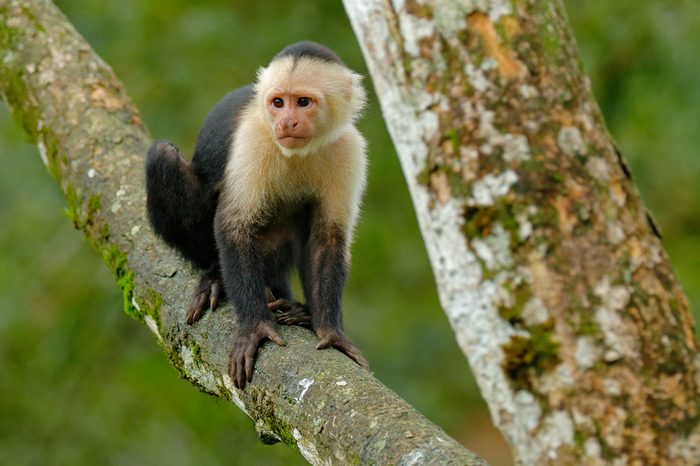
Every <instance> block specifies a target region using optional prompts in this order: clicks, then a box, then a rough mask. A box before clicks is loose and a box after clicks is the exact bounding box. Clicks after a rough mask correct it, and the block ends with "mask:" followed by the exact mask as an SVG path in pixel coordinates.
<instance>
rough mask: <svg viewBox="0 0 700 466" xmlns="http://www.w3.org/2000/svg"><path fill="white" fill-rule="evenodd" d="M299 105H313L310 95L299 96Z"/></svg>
mask: <svg viewBox="0 0 700 466" xmlns="http://www.w3.org/2000/svg"><path fill="white" fill-rule="evenodd" d="M297 105H298V106H300V107H308V106H309V105H311V99H310V98H309V97H299V100H297Z"/></svg>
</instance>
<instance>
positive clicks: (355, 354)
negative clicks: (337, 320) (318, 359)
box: [316, 327, 369, 370]
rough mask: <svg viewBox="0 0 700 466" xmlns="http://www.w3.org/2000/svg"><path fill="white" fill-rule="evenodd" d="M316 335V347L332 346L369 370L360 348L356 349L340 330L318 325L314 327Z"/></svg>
mask: <svg viewBox="0 0 700 466" xmlns="http://www.w3.org/2000/svg"><path fill="white" fill-rule="evenodd" d="M316 336H318V339H319V341H318V344H317V345H316V349H319V350H320V349H326V348H330V347H331V346H332V347H333V348H335V349H338V350H340V351H342V352H343V353H345V355H346V356H347V357H349V358H350V359H352V360H353V361H355V362H356V363H357V364H359V365H360V366H362V367H364V368H365V369H367V370H369V363H368V362H367V360H366V359H365V358H364V356H362V353H361V352H360V350H358V349H357V348H356V347H355V345H353V344H352V342H351V341H350V339H349V338H348V337H346V336H345V334H343V332H341V331H340V330H337V329H334V328H332V327H320V328H317V329H316Z"/></svg>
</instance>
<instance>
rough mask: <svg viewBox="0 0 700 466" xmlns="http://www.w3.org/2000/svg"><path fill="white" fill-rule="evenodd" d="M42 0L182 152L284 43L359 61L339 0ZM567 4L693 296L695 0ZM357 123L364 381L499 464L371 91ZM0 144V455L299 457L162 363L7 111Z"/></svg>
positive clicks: (353, 289) (699, 35) (699, 252)
mask: <svg viewBox="0 0 700 466" xmlns="http://www.w3.org/2000/svg"><path fill="white" fill-rule="evenodd" d="M57 3H58V5H59V6H60V7H61V8H62V10H63V11H64V12H65V13H66V14H67V15H68V17H69V18H70V19H71V21H72V22H73V24H75V26H76V27H77V29H78V30H79V31H81V33H82V34H83V35H84V36H85V37H86V38H87V40H88V41H89V42H90V43H91V44H92V45H93V47H94V48H95V49H96V51H97V52H98V53H99V54H100V55H101V56H102V57H103V58H104V59H105V60H106V61H107V62H108V63H109V64H110V65H111V66H112V67H113V68H114V70H115V72H116V73H117V75H118V76H119V77H120V78H121V79H122V81H123V82H124V83H125V85H126V87H127V89H128V90H129V92H130V95H131V96H132V98H133V99H134V101H135V102H136V104H137V105H138V106H139V108H140V109H141V111H142V112H143V119H144V121H145V122H146V124H147V125H148V126H149V128H150V129H151V132H152V134H153V135H154V136H155V137H158V138H164V139H168V140H171V141H173V142H174V143H175V144H177V145H179V146H180V147H181V148H183V151H184V152H186V153H190V152H191V148H192V147H193V144H194V139H195V137H196V134H197V130H198V127H199V124H200V122H201V120H202V118H203V116H204V115H205V114H206V113H207V111H208V110H209V108H210V107H211V106H212V105H213V103H214V102H216V101H217V100H218V99H219V98H220V97H221V96H222V95H223V94H224V93H225V92H227V91H228V90H229V89H231V88H232V87H235V86H238V85H241V84H244V83H246V82H249V81H251V80H252V79H253V77H254V73H255V69H256V68H257V67H258V66H260V65H262V64H265V63H266V62H267V61H268V59H269V58H270V57H272V56H273V55H274V54H275V53H276V52H277V51H278V50H279V49H281V48H282V47H283V46H284V45H286V44H287V43H289V42H292V41H295V40H300V39H304V38H308V39H312V40H317V41H319V42H323V43H325V44H327V45H328V46H330V47H331V48H333V49H334V50H336V51H337V52H338V54H339V55H340V56H342V57H343V59H344V60H345V61H346V62H347V63H348V65H350V66H351V67H353V68H355V69H357V70H359V71H361V72H363V73H365V74H366V68H365V67H364V64H363V61H362V57H361V54H360V51H359V48H358V46H357V41H356V39H355V38H354V36H353V33H352V30H351V29H350V26H349V23H348V21H347V19H346V17H345V14H344V12H343V10H342V7H341V5H340V3H339V2H330V1H324V0H319V1H316V2H309V1H301V2H282V1H281V0H275V1H264V2H250V1H241V0H228V1H223V0H218V1H216V0H208V1H202V2H190V1H185V0H170V1H167V2H166V1H162V0H160V1H145V2H138V1H135V0H124V1H121V2H83V1H78V0H66V1H60V2H57ZM567 6H568V7H569V14H570V19H571V21H572V25H573V27H574V29H575V32H576V35H577V38H578V40H579V44H580V46H581V49H582V53H583V57H584V61H585V63H586V66H587V69H588V72H589V75H590V77H591V80H592V83H593V87H594V89H595V93H596V95H597V97H598V99H599V101H600V104H601V107H602V108H603V111H604V113H605V114H606V117H607V121H608V124H609V128H610V131H611V133H612V134H613V135H614V137H615V139H616V141H617V143H618V145H619V147H620V148H621V150H622V152H623V154H624V155H625V157H626V158H627V159H628V160H629V161H630V163H631V165H632V171H633V174H634V176H635V180H636V182H637V185H638V186H639V188H640V190H641V191H642V194H643V196H644V198H645V200H646V202H647V204H648V205H649V207H650V208H651V210H652V212H653V213H654V215H655V217H656V219H657V220H658V223H659V224H660V226H661V228H662V230H663V233H664V244H665V246H666V248H667V250H668V251H669V253H670V255H671V258H672V261H673V263H674V265H675V267H676V269H677V270H678V272H679V275H680V278H681V281H682V283H683V285H684V288H685V291H686V292H687V294H688V295H689V297H690V298H691V301H692V302H695V303H700V220H699V219H700V207H698V206H700V190H698V189H697V186H698V180H699V179H700V157H698V155H697V153H696V152H697V150H696V149H695V148H697V147H700V131H698V124H699V123H698V122H700V110H699V109H700V85H699V84H700V82H698V78H697V76H698V75H700V53H698V44H700V5H698V4H697V2H694V1H692V0H685V1H684V0H676V1H671V2H664V3H660V2H650V1H641V2H639V1H632V0H619V1H618V2H613V3H610V2H604V1H602V0H589V1H586V2H584V1H580V0H579V1H576V0H569V1H568V2H567ZM369 87H370V88H371V85H370V86H369ZM361 129H362V131H363V132H364V133H365V135H366V136H367V138H368V139H369V141H370V156H371V170H370V180H369V190H368V193H367V197H366V201H365V208H364V213H363V216H362V219H361V224H360V227H359V229H358V232H357V239H356V243H355V246H354V250H353V268H352V273H351V278H350V281H349V283H348V286H347V291H346V296H345V320H346V327H347V330H348V333H349V334H350V335H351V337H352V338H353V340H354V341H355V342H356V343H357V345H358V346H359V347H360V348H362V349H363V351H364V353H365V355H366V356H367V358H368V359H369V361H371V363H372V368H373V370H374V371H375V374H376V376H377V377H378V378H379V379H380V380H382V381H383V382H384V383H385V384H387V385H388V386H389V387H391V388H392V389H394V390H395V391H397V392H398V393H399V394H400V395H401V396H402V397H403V398H405V399H406V400H407V401H409V402H410V403H411V404H412V405H413V406H415V407H416V408H417V409H419V410H420V411H421V412H423V413H424V414H425V415H426V416H427V417H428V418H430V419H431V420H433V421H434V422H437V423H438V424H439V425H441V426H443V427H444V428H445V430H447V432H448V433H450V434H451V435H453V436H454V437H456V438H457V439H459V440H461V441H463V442H464V443H465V445H467V446H469V447H470V448H472V449H474V450H475V451H477V452H478V453H480V454H482V455H484V456H485V457H486V458H487V459H490V460H491V461H492V464H494V465H496V464H507V462H508V457H507V452H506V450H505V448H504V447H503V446H502V444H501V443H500V442H501V440H500V439H499V437H498V435H497V434H496V433H495V432H494V430H493V428H491V427H490V426H489V425H488V420H487V416H486V411H485V406H484V405H483V402H482V401H481V399H480V396H479V394H478V392H477V389H476V387H475V385H474V382H473V380H472V379H471V377H470V375H469V374H468V372H469V370H468V368H467V364H466V362H465V360H464V357H463V356H462V354H461V352H460V351H459V349H458V348H457V345H456V344H455V342H454V338H453V335H452V332H451V330H450V328H449V325H448V323H447V320H446V319H445V317H444V315H443V314H442V312H441V310H440V308H439V303H438V300H437V297H436V293H435V289H434V283H433V278H432V275H431V271H430V268H429V264H428V261H427V257H426V253H425V249H424V247H423V245H422V241H421V237H420V233H419V231H418V227H417V225H416V221H415V216H414V214H413V212H412V208H411V204H410V199H409V196H408V192H407V189H406V187H405V185H404V182H403V179H402V174H401V170H400V167H399V164H398V161H397V159H396V156H395V154H394V152H393V149H392V146H391V143H390V141H389V138H388V135H387V133H386V130H385V127H384V125H383V124H382V122H381V117H380V115H379V111H378V104H377V103H376V99H374V98H373V99H372V101H371V108H370V111H369V112H368V115H367V117H366V118H365V119H364V120H363V122H362V125H361ZM0 153H1V154H2V161H3V169H2V170H0V224H2V228H1V229H0V247H1V248H2V254H1V255H0V381H1V382H0V464H8V465H9V464H12V465H34V464H36V465H54V464H70V465H92V464H112V465H121V464H124V465H127V464H128V465H130V466H131V465H139V464H144V465H146V464H149V465H150V464H169V465H190V464H207V465H217V464H266V465H275V464H285V465H287V464H303V460H302V459H301V457H300V456H299V455H298V454H297V453H296V452H295V451H293V450H292V449H290V448H287V447H286V446H281V445H275V446H263V445H261V444H260V443H259V442H258V441H257V438H256V436H255V433H254V429H253V426H252V423H251V422H250V421H249V419H248V418H246V417H245V415H243V414H242V413H241V412H240V411H238V410H237V409H236V408H234V407H233V406H232V405H230V404H229V403H226V402H223V401H220V400H218V399H215V398H213V397H208V396H206V395H203V394H200V393H199V392H197V391H196V390H194V389H193V388H192V387H191V386H190V385H189V383H187V382H185V381H182V380H179V377H178V374H177V373H176V371H175V370H174V369H173V368H171V367H170V365H169V364H168V362H167V359H166V358H165V357H163V353H162V351H161V350H160V348H159V347H158V346H157V344H156V343H155V341H154V340H153V338H152V335H151V334H150V333H149V332H148V330H147V329H146V327H145V326H143V325H140V324H138V323H136V322H134V321H132V320H130V319H128V318H126V316H125V315H124V314H123V313H121V312H119V310H120V308H121V298H120V296H119V294H118V292H117V291H116V288H115V285H114V282H113V279H112V277H111V276H110V274H109V272H108V271H107V270H106V268H105V267H104V266H103V265H102V263H101V262H100V259H99V257H98V256H97V255H96V254H94V252H92V251H91V250H90V249H89V248H88V246H87V245H86V243H85V242H84V241H83V239H82V235H81V234H80V233H79V232H77V231H74V230H72V228H71V224H70V222H69V221H68V220H67V219H66V218H65V216H64V215H62V209H63V206H64V202H63V199H62V196H61V195H60V193H59V191H58V188H57V187H56V186H55V184H54V183H53V182H52V181H51V180H50V178H49V177H48V175H47V173H46V170H45V169H44V167H43V166H42V164H41V161H40V158H39V157H38V155H37V151H36V148H35V147H34V146H32V145H29V144H27V143H26V142H25V140H24V136H23V135H22V134H21V132H20V130H19V129H18V128H17V127H15V125H14V124H13V122H12V121H11V117H10V116H9V114H8V113H7V112H6V111H5V110H2V111H1V112H0ZM446 374H448V376H447V377H446V376H445V375H446Z"/></svg>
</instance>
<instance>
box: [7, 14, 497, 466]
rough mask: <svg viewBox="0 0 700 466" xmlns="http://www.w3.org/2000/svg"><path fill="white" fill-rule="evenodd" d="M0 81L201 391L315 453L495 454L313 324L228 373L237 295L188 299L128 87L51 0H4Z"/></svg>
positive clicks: (430, 459)
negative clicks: (241, 377)
mask: <svg viewBox="0 0 700 466" xmlns="http://www.w3.org/2000/svg"><path fill="white" fill-rule="evenodd" d="M0 93H2V95H3V96H4V98H5V100H6V102H7V103H8V104H9V106H10V108H11V110H12V113H13V115H14V118H15V120H16V122H17V123H18V124H19V125H21V126H22V127H23V128H24V129H25V131H26V133H27V134H28V135H29V136H30V137H31V138H32V139H33V140H34V141H35V142H36V143H37V145H38V146H39V151H40V154H41V157H42V159H43V160H44V162H45V164H46V166H47V167H48V169H49V172H50V173H51V174H52V176H53V177H54V178H55V179H56V181H57V182H58V184H59V185H60V187H61V189H62V190H63V192H64V193H65V195H66V199H67V202H68V208H69V212H70V214H71V216H72V219H73V222H74V223H75V226H76V227H77V228H79V229H81V230H82V231H83V232H84V233H85V236H86V238H87V239H88V241H90V243H92V245H93V246H94V247H95V249H97V250H98V251H99V252H100V253H101V254H102V256H103V257H104V259H105V261H106V262H107V264H108V265H109V266H110V268H111V269H112V270H113V272H114V274H115V276H116V279H117V282H118V284H119V286H120V287H121V289H122V291H123V293H124V308H125V310H126V311H127V313H128V314H130V315H131V316H133V317H134V318H136V319H138V320H140V321H142V322H144V323H145V324H147V325H148V327H149V328H150V329H151V330H152V331H153V333H154V334H155V335H156V337H157V339H158V341H159V343H160V344H161V346H163V348H164V349H165V351H166V353H167V355H168V357H169V358H170V360H171V362H172V364H173V365H174V366H176V367H177V368H178V370H179V371H180V372H181V374H182V376H183V377H185V378H186V379H188V380H190V381H191V382H192V383H193V384H194V385H196V386H197V387H198V388H199V389H201V390H202V391H205V392H207V393H210V394H212V395H215V396H218V397H221V398H225V399H228V400H230V401H232V402H234V403H235V404H236V405H237V406H238V407H240V408H241V409H242V410H243V411H245V412H246V413H247V414H248V415H249V416H250V417H251V418H252V419H253V421H254V423H255V427H256V429H257V431H258V433H259V434H260V436H261V438H262V440H263V441H265V442H277V441H284V442H286V443H288V444H290V445H292V446H293V447H295V448H297V449H298V450H299V451H300V452H301V453H302V454H303V455H304V457H305V458H306V459H307V460H309V461H310V462H312V463H323V464H327V463H328V464H331V463H341V464H345V463H348V462H350V463H371V464H389V463H391V464H414V463H415V462H417V461H419V462H421V463H432V464H438V463H439V464H444V463H455V464H483V462H482V461H481V460H480V459H479V458H477V457H476V456H474V455H473V454H472V453H470V452H469V451H467V450H466V449H464V448H463V447H461V446H460V445H459V444H458V443H457V442H455V441H454V440H453V439H451V438H449V437H448V436H447V435H446V434H445V433H444V432H443V431H442V430H441V429H440V428H438V427H436V426H435V425H433V424H431V423H430V422H429V421H428V420H426V419H425V418H424V417H422V416H421V415H420V414H418V413H417V412H416V411H415V410H414V409H413V408H411V407H410V406H409V405H407V404H406V403H405V402H404V401H403V400H401V399H400V398H399V397H398V396H396V395H395V394H394V393H393V392H392V391H390V390H389V389H388V388H386V387H385V386H383V385H382V384H381V383H379V382H378V381H377V380H376V379H374V378H373V377H372V376H371V374H369V373H367V372H366V371H364V370H363V369H361V368H360V367H358V366H357V365H355V364H354V363H353V362H351V361H350V360H349V359H348V358H347V357H345V356H343V355H341V354H340V353H338V352H336V351H323V352H320V351H317V350H315V349H314V345H315V337H314V336H313V334H312V333H311V332H309V331H307V330H304V329H301V328H283V329H281V332H282V335H283V337H284V338H285V339H286V341H287V346H286V347H284V348H280V347H277V346H275V345H265V346H263V347H262V348H261V350H260V352H259V356H258V361H257V364H256V372H255V377H254V380H253V382H252V384H250V385H249V386H248V387H247V388H246V389H245V391H240V390H237V389H235V388H234V387H233V385H232V383H231V380H230V378H229V377H228V375H227V361H228V352H229V347H230V335H231V334H232V333H233V330H234V329H235V325H236V323H235V320H234V318H233V313H232V310H231V308H230V306H225V307H224V308H222V309H220V310H218V311H217V312H215V313H209V314H208V315H206V316H205V317H204V318H203V319H202V320H201V321H200V322H199V323H197V324H196V325H194V326H191V327H190V326H187V325H186V324H185V322H184V309H185V308H186V304H187V302H188V300H189V295H190V293H191V291H192V290H193V288H194V286H195V282H196V278H197V277H196V275H197V274H196V272H195V271H193V270H192V269H191V268H190V267H189V266H188V265H187V264H186V263H185V262H184V261H183V260H181V259H180V258H179V257H178V256H177V255H176V254H174V253H173V251H171V250H170V249H168V248H167V247H165V246H164V245H163V244H162V243H161V242H160V241H159V240H157V239H156V238H155V237H154V236H153V234H152V232H151V230H150V228H149V226H148V224H147V222H146V215H145V210H144V208H145V192H144V176H143V168H144V167H143V164H144V154H145V152H146V150H147V148H148V145H149V142H150V140H151V138H150V136H149V135H148V132H147V130H146V128H145V127H144V125H143V123H142V122H141V118H140V117H139V113H138V111H137V109H136V108H135V107H134V105H133V104H132V103H131V102H130V100H129V98H128V96H127V94H126V91H125V90H124V88H123V86H122V85H121V83H120V82H119V81H118V80H117V78H116V77H115V76H114V74H113V73H112V70H111V69H110V68H109V66H108V65H107V64H106V63H104V62H103V61H102V60H101V59H100V58H99V57H98V56H97V55H96V54H95V53H94V52H93V51H92V50H91V48H90V47H89V46H88V44H87V43H86V42H85V41H84V40H83V38H82V37H81V36H80V35H79V34H78V33H77V32H76V31H75V30H74V28H73V27H72V26H71V25H70V24H69V22H68V21H67V19H66V18H65V17H64V16H63V15H62V14H61V13H60V12H59V11H58V10H57V9H56V8H55V6H54V5H53V4H52V3H51V2H49V1H43V0H27V1H18V0H12V1H8V0H2V1H0Z"/></svg>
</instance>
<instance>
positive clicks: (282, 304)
mask: <svg viewBox="0 0 700 466" xmlns="http://www.w3.org/2000/svg"><path fill="white" fill-rule="evenodd" d="M267 308H268V309H270V310H271V311H272V312H273V313H274V314H275V319H276V320H277V323H278V324H283V325H301V326H302V327H311V314H309V311H308V310H307V309H306V306H304V305H303V304H301V303H299V302H296V301H291V300H289V299H277V300H275V301H272V302H271V303H269V304H268V305H267Z"/></svg>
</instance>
